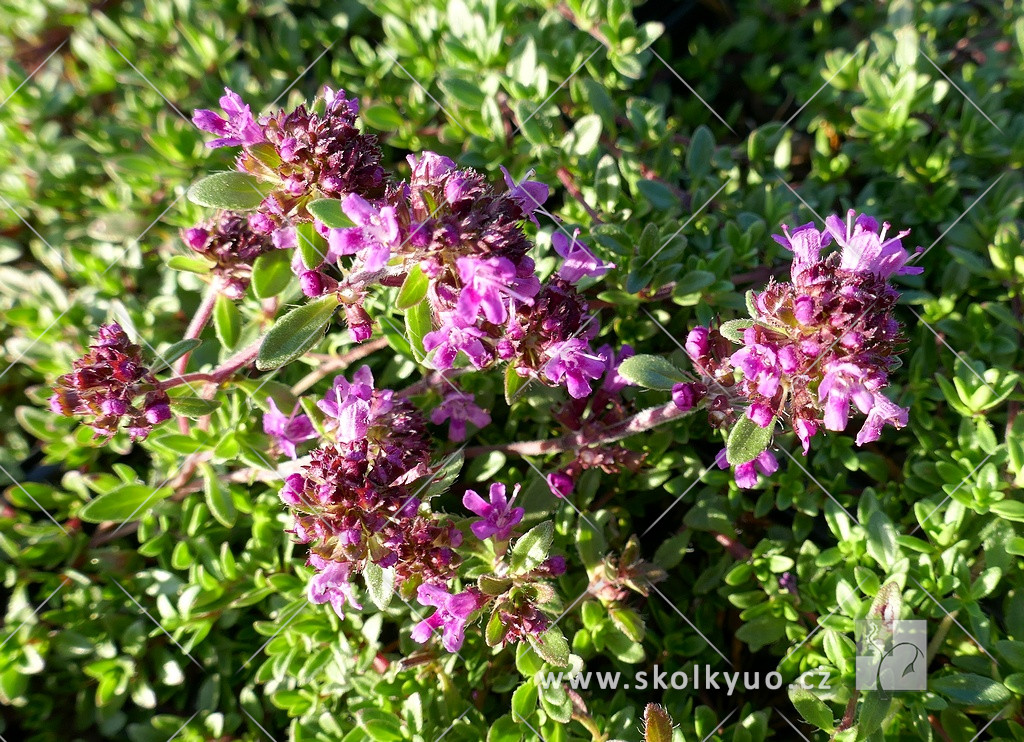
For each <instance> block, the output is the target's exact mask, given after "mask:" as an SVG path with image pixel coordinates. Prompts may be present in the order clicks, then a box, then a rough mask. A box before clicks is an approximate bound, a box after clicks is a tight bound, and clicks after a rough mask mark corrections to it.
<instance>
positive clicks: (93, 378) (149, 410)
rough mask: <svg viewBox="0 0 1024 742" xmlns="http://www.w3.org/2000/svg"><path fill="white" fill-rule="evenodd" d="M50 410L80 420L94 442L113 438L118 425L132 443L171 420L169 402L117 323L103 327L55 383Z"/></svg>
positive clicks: (136, 347)
mask: <svg viewBox="0 0 1024 742" xmlns="http://www.w3.org/2000/svg"><path fill="white" fill-rule="evenodd" d="M50 409H51V410H52V411H53V412H55V413H57V414H60V415H65V416H68V417H70V416H72V415H83V416H85V417H86V422H87V424H88V425H89V426H90V427H91V428H92V429H93V430H94V431H95V433H96V437H106V438H109V437H110V436H112V435H114V434H115V433H117V431H118V429H119V428H120V427H121V425H122V423H123V424H124V425H125V426H126V428H127V430H128V434H129V435H130V436H131V437H132V438H133V439H138V438H145V437H146V436H147V435H149V431H150V430H152V428H153V426H154V425H158V424H159V423H162V422H163V421H164V420H167V419H169V418H170V417H171V407H170V398H169V397H168V396H167V392H165V391H164V390H163V389H162V388H161V386H160V383H159V382H158V381H157V380H156V378H154V376H153V374H152V373H150V371H149V369H148V368H147V366H146V365H145V362H144V360H143V358H142V350H141V349H140V348H139V346H138V345H135V344H134V343H132V342H131V340H130V339H129V338H128V335H127V334H125V332H124V330H123V329H121V326H120V325H118V324H117V323H112V324H109V325H103V326H102V327H100V329H99V332H98V333H97V335H96V339H95V340H94V342H93V343H92V345H90V346H89V351H88V352H87V353H86V354H85V355H84V356H82V357H81V358H79V359H77V360H76V361H75V362H74V364H73V366H72V371H71V373H68V374H64V375H63V376H61V377H60V378H58V379H57V382H56V384H55V387H54V393H53V395H52V396H51V397H50Z"/></svg>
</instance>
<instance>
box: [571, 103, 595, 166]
mask: <svg viewBox="0 0 1024 742" xmlns="http://www.w3.org/2000/svg"><path fill="white" fill-rule="evenodd" d="M600 141H601V117H600V116H598V115H597V114H596V113H591V114H587V115H586V116H583V117H582V118H580V119H579V120H578V121H577V122H576V125H575V126H573V128H572V134H571V135H570V144H571V146H572V149H571V152H572V154H574V155H576V156H578V157H584V156H586V155H589V154H590V153H591V152H593V151H594V150H595V149H597V145H598V143H599V142H600Z"/></svg>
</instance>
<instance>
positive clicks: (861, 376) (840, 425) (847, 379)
mask: <svg viewBox="0 0 1024 742" xmlns="http://www.w3.org/2000/svg"><path fill="white" fill-rule="evenodd" d="M824 371H825V375H824V377H823V378H822V380H821V385H820V386H819V387H818V397H819V399H820V400H821V401H823V402H824V403H825V427H826V428H827V429H828V430H845V429H846V422H847V420H848V419H849V415H850V402H851V400H852V401H853V403H854V404H856V405H857V408H858V409H859V410H860V411H861V412H864V413H867V412H869V411H870V410H871V406H872V404H873V403H874V395H873V394H872V390H869V389H868V387H867V386H865V384H866V383H870V382H871V378H870V376H869V372H868V371H867V370H866V369H864V368H863V367H861V366H859V365H857V364H856V363H852V362H849V361H838V362H837V361H830V362H829V363H827V364H826V365H825V367H824Z"/></svg>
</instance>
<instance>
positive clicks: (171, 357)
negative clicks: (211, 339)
mask: <svg viewBox="0 0 1024 742" xmlns="http://www.w3.org/2000/svg"><path fill="white" fill-rule="evenodd" d="M202 344H203V341H202V340H199V339H198V338H189V339H187V340H179V341H178V342H176V343H174V344H173V345H170V346H168V348H167V350H165V351H164V352H163V353H160V355H159V356H157V359H156V362H155V363H154V364H153V365H152V366H151V367H150V369H149V370H150V371H151V372H152V373H154V374H157V373H160V372H161V371H163V370H164V369H166V368H169V367H170V366H171V364H172V363H174V362H175V361H176V360H178V359H179V358H181V357H182V356H183V355H185V354H186V353H191V352H192V351H193V350H195V349H196V348H198V347H199V346H200V345H202Z"/></svg>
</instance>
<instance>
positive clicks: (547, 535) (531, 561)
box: [509, 520, 555, 575]
mask: <svg viewBox="0 0 1024 742" xmlns="http://www.w3.org/2000/svg"><path fill="white" fill-rule="evenodd" d="M554 535H555V526H554V523H552V522H551V521H550V520H546V521H544V522H543V523H541V524H540V525H537V526H534V527H533V528H531V529H530V530H529V531H527V532H526V533H524V534H523V535H522V536H520V537H519V540H518V541H516V543H515V546H513V547H512V555H511V557H510V559H509V572H510V574H513V575H517V574H522V573H523V572H529V571H530V570H531V569H534V568H536V567H537V566H538V565H539V564H540V563H541V562H543V561H544V560H545V559H547V558H548V550H549V549H550V548H551V540H552V538H554Z"/></svg>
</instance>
